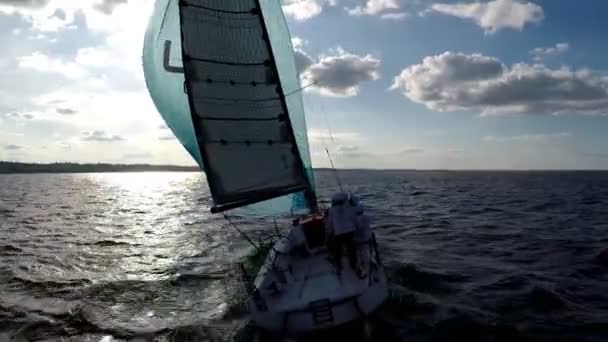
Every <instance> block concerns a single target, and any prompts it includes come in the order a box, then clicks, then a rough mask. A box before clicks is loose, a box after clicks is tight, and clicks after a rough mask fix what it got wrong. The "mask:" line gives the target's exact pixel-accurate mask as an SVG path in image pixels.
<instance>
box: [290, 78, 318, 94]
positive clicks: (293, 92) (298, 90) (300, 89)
mask: <svg viewBox="0 0 608 342" xmlns="http://www.w3.org/2000/svg"><path fill="white" fill-rule="evenodd" d="M317 82H319V81H314V82H312V83H310V84H308V85H305V86H303V87H301V88H298V89H296V90H293V91H290V92H289V93H287V94H285V95H284V97H287V96H290V95H293V94H295V93H298V92H301V91H302V90H304V89H306V88H308V87H312V86H313V85H315V84H317Z"/></svg>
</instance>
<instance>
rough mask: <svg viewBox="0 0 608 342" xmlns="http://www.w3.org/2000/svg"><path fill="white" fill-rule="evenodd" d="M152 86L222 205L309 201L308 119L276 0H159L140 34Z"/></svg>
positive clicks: (294, 205)
mask: <svg viewBox="0 0 608 342" xmlns="http://www.w3.org/2000/svg"><path fill="white" fill-rule="evenodd" d="M144 72H145V76H146V83H147V85H148V89H149V91H150V94H151V96H152V98H153V100H154V103H155V104H156V107H157V109H158V110H159V112H160V113H161V115H162V117H163V119H164V120H165V121H166V122H167V125H168V126H169V128H170V129H171V130H172V131H173V132H174V134H175V135H176V137H177V138H178V139H179V141H180V142H181V143H182V144H183V145H184V147H185V148H186V150H188V152H189V153H190V154H191V155H192V157H193V158H194V159H195V160H196V161H197V163H198V164H199V165H200V166H201V168H203V169H204V171H205V173H206V174H207V180H208V183H209V188H210V190H211V194H212V197H213V201H214V203H215V207H214V209H213V211H224V210H229V209H234V208H239V207H243V206H248V205H251V204H254V203H260V202H263V203H261V204H257V205H255V207H256V208H258V209H260V210H262V211H265V212H268V213H273V212H279V211H300V210H303V209H308V210H314V209H315V208H316V199H315V192H314V186H313V184H314V180H313V174H312V168H311V160H310V152H309V148H308V140H307V135H306V122H305V117H304V108H303V103H302V97H301V94H300V92H299V87H300V84H299V78H298V75H297V72H296V67H295V59H294V55H293V49H292V46H291V40H290V37H289V32H288V29H287V25H286V22H285V19H284V17H283V13H282V11H281V6H280V3H279V1H277V0H231V1H226V0H181V1H178V0H158V1H157V2H156V5H155V11H154V15H153V17H152V19H151V21H150V25H149V28H148V31H147V33H146V37H145V44H144Z"/></svg>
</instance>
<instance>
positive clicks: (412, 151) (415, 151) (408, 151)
mask: <svg viewBox="0 0 608 342" xmlns="http://www.w3.org/2000/svg"><path fill="white" fill-rule="evenodd" d="M418 153H424V149H422V148H419V147H409V148H406V149H403V150H401V151H400V152H399V154H418Z"/></svg>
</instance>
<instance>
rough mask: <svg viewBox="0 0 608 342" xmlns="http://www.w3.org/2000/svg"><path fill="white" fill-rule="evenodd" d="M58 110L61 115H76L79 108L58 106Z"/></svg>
mask: <svg viewBox="0 0 608 342" xmlns="http://www.w3.org/2000/svg"><path fill="white" fill-rule="evenodd" d="M56 111H57V113H59V114H61V115H74V114H77V113H78V111H77V110H75V109H72V108H57V109H56Z"/></svg>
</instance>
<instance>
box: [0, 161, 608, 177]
mask: <svg viewBox="0 0 608 342" xmlns="http://www.w3.org/2000/svg"><path fill="white" fill-rule="evenodd" d="M314 171H322V172H326V171H331V169H329V168H315V169H314ZM338 171H340V172H351V171H385V172H404V171H405V172H513V173H518V172H530V173H538V172H608V170H574V169H572V170H540V169H531V170H499V169H495V170H491V169H479V170H475V169H472V170H464V169H338ZM116 172H201V170H200V169H199V168H198V167H197V166H180V165H151V164H109V163H98V164H92V163H90V164H79V163H49V164H42V163H18V162H6V161H0V174H33V173H116Z"/></svg>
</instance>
